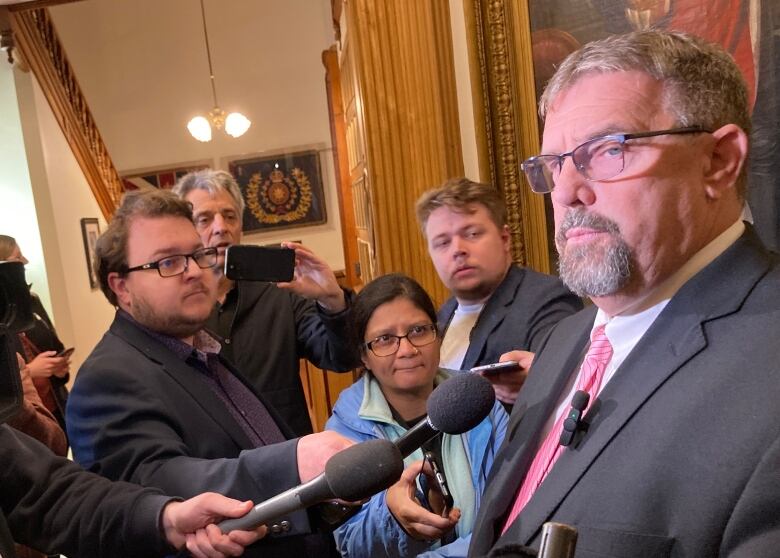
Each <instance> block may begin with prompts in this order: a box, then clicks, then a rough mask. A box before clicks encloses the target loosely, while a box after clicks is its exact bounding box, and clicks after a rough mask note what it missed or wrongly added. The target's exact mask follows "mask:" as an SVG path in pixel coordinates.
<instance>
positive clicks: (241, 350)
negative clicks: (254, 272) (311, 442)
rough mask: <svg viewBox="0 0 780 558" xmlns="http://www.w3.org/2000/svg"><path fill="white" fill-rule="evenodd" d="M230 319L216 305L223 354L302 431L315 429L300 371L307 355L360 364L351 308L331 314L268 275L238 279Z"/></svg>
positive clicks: (331, 365) (345, 366) (323, 361)
mask: <svg viewBox="0 0 780 558" xmlns="http://www.w3.org/2000/svg"><path fill="white" fill-rule="evenodd" d="M229 296H236V297H237V300H236V301H235V313H234V314H233V319H232V320H231V322H230V323H229V324H226V323H222V322H221V321H220V310H219V308H218V307H216V308H215V309H214V311H213V312H212V314H211V316H210V317H209V321H208V323H207V324H206V327H207V329H208V330H209V331H212V332H214V333H216V334H217V335H218V336H219V337H221V338H222V339H223V340H224V341H223V342H222V352H221V354H222V356H223V357H225V358H227V360H229V361H230V362H232V363H233V364H235V366H236V367H237V368H238V370H239V371H240V372H241V373H242V374H243V375H244V377H246V378H247V379H248V380H249V382H250V383H251V384H252V385H253V386H254V388H255V389H256V390H257V391H258V392H259V393H261V394H262V395H263V397H264V398H265V401H267V402H268V403H270V404H271V405H273V407H274V408H275V409H276V411H277V412H278V413H279V416H280V417H281V418H282V420H284V422H285V423H286V424H287V425H288V426H289V427H290V428H291V429H292V431H293V432H294V433H295V434H296V435H297V436H303V435H305V434H311V432H312V427H311V420H310V419H309V408H308V407H307V406H306V396H305V395H304V392H303V386H302V385H301V378H300V374H299V368H300V363H299V360H300V359H301V358H305V359H307V360H309V361H311V362H312V363H313V364H314V365H315V366H318V367H319V368H324V369H327V370H334V371H338V372H343V371H347V370H351V369H352V368H355V367H356V366H358V365H359V364H360V359H359V355H358V353H357V351H355V347H354V344H353V343H352V342H351V341H350V336H349V335H348V331H347V328H348V325H349V324H348V320H349V317H350V312H349V305H350V303H351V300H352V298H353V297H354V294H353V293H352V292H351V291H346V292H345V293H344V296H345V299H346V302H347V310H345V311H343V312H339V313H338V314H333V315H330V314H326V313H325V312H323V311H321V310H320V309H319V307H318V306H317V303H316V302H314V301H313V300H309V299H306V298H303V297H301V296H298V295H296V294H294V293H291V292H289V291H285V290H283V289H280V288H278V287H277V286H276V285H274V284H273V283H265V282H263V281H238V282H237V283H236V287H235V291H234V292H233V293H231V295H229Z"/></svg>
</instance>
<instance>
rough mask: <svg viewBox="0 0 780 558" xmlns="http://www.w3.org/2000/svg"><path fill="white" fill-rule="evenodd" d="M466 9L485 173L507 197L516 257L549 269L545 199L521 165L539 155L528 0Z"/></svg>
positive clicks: (480, 0) (473, 0) (475, 1)
mask: <svg viewBox="0 0 780 558" xmlns="http://www.w3.org/2000/svg"><path fill="white" fill-rule="evenodd" d="M464 9H465V15H466V31H467V34H468V40H467V44H468V45H469V60H470V64H471V66H472V69H473V71H472V91H473V93H474V97H475V101H474V109H475V122H476V123H482V128H484V132H482V133H480V132H481V130H479V129H478V133H477V137H478V141H477V148H478V154H479V157H480V171H481V173H482V174H487V175H488V176H489V177H490V181H491V182H492V183H493V184H494V185H495V186H496V187H497V188H498V189H499V190H500V191H501V192H502V193H503V195H504V199H505V200H506V203H507V210H508V224H509V229H510V234H511V237H512V257H513V259H514V260H515V261H516V262H518V263H520V264H522V265H527V266H529V267H531V268H533V269H536V270H538V271H542V272H549V271H550V254H549V245H548V242H547V219H546V215H545V209H544V197H543V196H538V195H534V194H532V193H531V192H530V190H529V188H528V186H527V184H526V183H525V178H524V177H523V176H522V172H521V171H520V166H519V165H520V163H521V162H522V161H523V160H524V159H525V158H527V157H529V156H531V155H534V154H536V153H538V150H539V128H538V118H537V116H536V94H535V91H534V81H533V62H532V56H531V36H530V19H529V14H528V2H525V1H523V2H515V1H513V0H464ZM483 169H486V170H483Z"/></svg>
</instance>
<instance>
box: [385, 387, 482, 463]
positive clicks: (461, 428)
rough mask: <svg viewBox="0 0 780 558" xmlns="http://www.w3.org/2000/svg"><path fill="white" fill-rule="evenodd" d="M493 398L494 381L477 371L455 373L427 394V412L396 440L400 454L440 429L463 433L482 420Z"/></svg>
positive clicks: (446, 431)
mask: <svg viewBox="0 0 780 558" xmlns="http://www.w3.org/2000/svg"><path fill="white" fill-rule="evenodd" d="M495 401H496V393H495V391H494V390H493V385H492V384H491V383H490V382H489V381H488V380H486V379H485V378H483V377H482V376H480V375H478V374H457V375H455V376H452V377H451V378H449V379H447V380H445V381H444V382H442V383H441V384H440V385H439V386H438V387H437V388H436V389H435V390H433V392H432V393H431V395H430V397H428V403H427V409H428V416H427V417H426V418H425V419H424V420H421V421H420V422H418V423H417V424H416V425H414V426H413V427H412V428H410V429H409V430H407V431H406V433H405V434H404V435H403V436H401V437H400V438H398V439H397V440H396V441H395V445H396V446H397V447H398V450H399V451H400V452H401V455H402V456H403V457H408V456H409V455H411V454H412V452H414V451H415V450H416V449H417V448H419V447H420V446H422V445H423V444H424V443H425V442H427V441H428V440H431V439H433V438H435V437H436V435H438V434H439V433H441V432H444V433H446V434H463V433H464V432H468V431H469V430H471V429H472V428H474V427H475V426H477V425H478V424H479V423H480V422H482V421H483V420H484V418H485V417H486V416H488V414H489V413H490V410H491V409H492V408H493V405H494V403H495Z"/></svg>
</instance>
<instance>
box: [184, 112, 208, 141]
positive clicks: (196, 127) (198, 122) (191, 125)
mask: <svg viewBox="0 0 780 558" xmlns="http://www.w3.org/2000/svg"><path fill="white" fill-rule="evenodd" d="M187 129H188V130H189V131H190V134H192V137H193V138H195V139H196V140H198V141H202V142H207V141H211V125H210V124H209V121H208V120H206V119H205V118H204V117H203V116H196V117H195V118H193V119H192V120H190V121H189V122H188V123H187Z"/></svg>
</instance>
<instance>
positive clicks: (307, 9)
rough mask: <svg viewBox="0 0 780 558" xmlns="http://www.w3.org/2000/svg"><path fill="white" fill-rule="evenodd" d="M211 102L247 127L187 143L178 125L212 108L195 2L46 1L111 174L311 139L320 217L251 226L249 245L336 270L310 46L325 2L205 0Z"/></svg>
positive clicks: (333, 217) (317, 54)
mask: <svg viewBox="0 0 780 558" xmlns="http://www.w3.org/2000/svg"><path fill="white" fill-rule="evenodd" d="M205 9H206V18H207V24H208V31H209V41H210V45H211V54H212V62H213V66H214V72H215V75H216V83H217V95H218V101H219V103H220V105H221V108H223V109H224V110H226V111H228V112H230V111H232V110H240V111H241V112H242V113H244V114H245V115H247V116H248V117H249V118H250V119H251V120H252V127H251V128H250V129H249V131H248V132H247V133H246V134H245V135H244V136H242V137H240V138H230V137H229V136H227V135H225V134H224V133H222V132H219V131H215V133H214V139H213V140H212V141H211V142H209V143H200V142H198V141H196V140H194V139H193V138H192V137H191V136H190V135H189V133H188V132H187V129H186V123H187V122H188V121H189V120H190V119H191V118H192V117H193V116H195V115H197V114H199V113H200V114H204V113H206V112H208V111H209V110H210V109H211V108H212V96H211V87H210V84H209V77H208V64H207V61H206V52H205V46H204V42H203V30H202V23H201V16H200V7H199V3H198V2H197V1H196V0H164V1H160V0H132V1H129V0H123V1H120V0H86V1H83V2H76V3H72V4H65V5H61V6H54V7H52V8H51V9H50V10H51V13H52V15H53V19H54V22H55V25H56V27H57V31H58V34H59V35H60V38H61V40H62V42H63V44H64V45H65V48H66V51H67V54H68V58H69V60H70V61H71V63H72V64H73V66H74V68H75V70H76V75H77V76H78V80H79V83H80V85H81V87H82V89H83V91H84V93H85V96H86V98H87V101H88V102H89V105H90V108H91V110H92V113H93V115H94V116H95V120H96V121H97V123H98V126H99V128H100V132H101V134H102V136H103V138H104V140H105V142H106V145H107V147H108V149H109V152H110V153H111V157H112V159H113V160H114V163H115V165H116V166H117V168H118V169H119V170H120V172H123V171H132V170H136V169H151V168H160V167H169V166H173V165H177V164H179V163H190V162H193V161H203V160H206V161H212V162H213V165H212V166H217V167H220V168H224V169H226V170H227V159H229V158H233V159H237V158H246V157H247V156H251V155H258V154H266V153H277V152H279V151H281V150H294V149H297V148H299V147H303V146H319V147H320V148H324V149H325V151H323V152H322V153H321V163H322V174H323V180H324V189H325V194H326V202H325V203H326V207H327V214H328V221H327V223H326V224H324V225H320V226H315V227H303V228H297V229H289V230H285V231H282V232H278V233H262V234H253V235H250V236H246V237H245V240H244V241H245V242H254V243H258V244H264V243H271V242H278V241H280V240H285V239H300V240H302V241H303V242H304V243H305V244H307V245H308V246H309V247H311V248H312V249H313V250H314V251H315V252H316V253H318V254H319V255H321V256H322V257H323V258H324V259H325V260H326V261H327V262H328V263H329V264H330V265H331V266H332V267H333V268H335V269H342V268H343V267H344V256H343V250H342V240H341V226H340V222H339V213H338V194H337V191H336V181H335V175H334V169H333V155H332V152H331V151H330V145H331V139H330V128H329V122H328V110H327V97H326V94H325V79H324V76H325V70H324V67H323V65H322V62H321V53H322V51H323V50H325V49H327V48H328V47H329V46H330V45H331V44H333V42H334V38H333V29H332V25H331V23H330V2H329V0H230V1H229V2H218V1H216V0H206V1H205Z"/></svg>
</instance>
